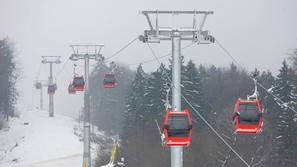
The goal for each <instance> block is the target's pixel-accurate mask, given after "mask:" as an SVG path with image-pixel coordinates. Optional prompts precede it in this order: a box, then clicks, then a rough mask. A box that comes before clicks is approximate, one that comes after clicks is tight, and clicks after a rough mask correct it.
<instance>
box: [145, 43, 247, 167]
mask: <svg viewBox="0 0 297 167" xmlns="http://www.w3.org/2000/svg"><path fill="white" fill-rule="evenodd" d="M147 45H148V47H149V49H150V51H151V53H152V55H153V56H154V57H155V59H156V61H157V62H158V63H159V64H160V65H161V62H160V60H159V59H158V57H157V56H156V53H155V51H154V50H153V49H152V48H151V46H150V45H149V43H147ZM165 76H166V77H167V79H168V80H169V81H171V79H170V78H169V76H168V75H167V73H165ZM174 89H176V88H175V87H174ZM181 96H182V98H183V99H184V100H185V102H186V103H187V104H188V105H189V106H190V107H191V108H192V109H193V110H194V111H195V113H196V114H197V115H198V116H199V117H200V118H201V120H202V121H203V122H204V123H205V124H206V125H207V126H208V127H209V128H210V129H211V130H212V131H213V132H214V133H215V134H216V136H217V137H218V138H219V139H220V140H222V141H223V143H224V144H225V145H226V146H227V147H228V148H229V149H230V150H231V151H232V152H233V153H234V154H235V155H236V156H237V157H238V158H239V159H240V160H241V161H242V162H243V163H244V164H245V165H246V166H247V167H250V165H249V164H248V163H247V161H245V160H244V159H243V158H242V156H241V155H240V154H239V153H237V151H236V150H235V149H234V148H233V147H232V146H231V145H230V144H228V142H227V141H226V140H225V139H224V138H223V137H222V136H221V135H220V134H219V133H218V132H217V131H216V130H215V129H214V128H213V127H212V126H211V125H210V124H209V123H208V121H207V120H206V119H205V118H204V117H203V116H202V115H201V113H200V112H199V111H198V110H196V108H195V107H194V106H193V105H192V104H191V103H190V102H189V101H188V99H187V98H186V97H185V96H184V95H183V94H181Z"/></svg>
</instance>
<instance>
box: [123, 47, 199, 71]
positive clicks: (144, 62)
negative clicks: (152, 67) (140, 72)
mask: <svg viewBox="0 0 297 167" xmlns="http://www.w3.org/2000/svg"><path fill="white" fill-rule="evenodd" d="M193 45H194V43H190V44H189V45H186V46H184V47H183V48H181V50H184V49H187V48H189V47H191V46H193ZM168 56H171V53H167V54H165V55H163V56H159V57H158V59H159V60H160V59H163V58H165V57H168ZM154 61H156V59H155V58H153V59H149V60H145V61H142V62H139V63H132V64H126V65H127V66H135V65H139V64H147V63H150V62H154Z"/></svg>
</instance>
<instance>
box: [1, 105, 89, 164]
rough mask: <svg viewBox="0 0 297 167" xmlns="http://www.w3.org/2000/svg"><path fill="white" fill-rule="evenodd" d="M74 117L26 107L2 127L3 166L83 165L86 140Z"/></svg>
mask: <svg viewBox="0 0 297 167" xmlns="http://www.w3.org/2000/svg"><path fill="white" fill-rule="evenodd" d="M75 124H77V123H76V122H75V121H74V120H73V119H72V118H69V117H64V116H59V115H56V116H55V117H49V116H48V113H47V112H45V111H26V112H23V113H22V115H21V117H20V118H13V119H12V120H11V121H10V125H9V128H6V129H2V130H1V131H0V167H35V166H36V167H37V166H38V167H46V166H59V167H74V166H81V163H82V152H83V144H82V142H80V141H79V138H78V137H77V136H75V135H74V133H73V127H74V126H75Z"/></svg>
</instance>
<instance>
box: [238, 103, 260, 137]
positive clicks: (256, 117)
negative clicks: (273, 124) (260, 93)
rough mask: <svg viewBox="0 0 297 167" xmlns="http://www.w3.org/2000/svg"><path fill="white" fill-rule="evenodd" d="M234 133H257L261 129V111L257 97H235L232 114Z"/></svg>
mask: <svg viewBox="0 0 297 167" xmlns="http://www.w3.org/2000/svg"><path fill="white" fill-rule="evenodd" d="M233 118H234V121H235V133H237V134H258V133H261V131H262V124H263V112H262V110H261V105H260V102H259V100H258V98H256V99H254V100H242V99H240V98H238V99H237V101H236V104H235V109H234V115H233Z"/></svg>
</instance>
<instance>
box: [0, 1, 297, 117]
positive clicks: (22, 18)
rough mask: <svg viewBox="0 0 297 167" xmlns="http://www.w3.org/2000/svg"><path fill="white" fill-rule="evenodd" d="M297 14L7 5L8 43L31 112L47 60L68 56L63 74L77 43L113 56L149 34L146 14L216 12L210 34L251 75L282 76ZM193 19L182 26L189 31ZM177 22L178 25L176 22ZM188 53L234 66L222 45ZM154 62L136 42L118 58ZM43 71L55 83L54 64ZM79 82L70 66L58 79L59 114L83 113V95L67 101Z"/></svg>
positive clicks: (114, 4)
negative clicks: (70, 89)
mask: <svg viewBox="0 0 297 167" xmlns="http://www.w3.org/2000/svg"><path fill="white" fill-rule="evenodd" d="M296 8H297V1H296V0H203V1H202V0H180V1H177V0H125V1H124V0H118V1H116V0H105V1H103V0H0V38H4V37H9V38H10V39H11V40H12V41H13V42H15V44H16V45H15V46H16V49H17V53H18V58H17V60H18V63H19V65H21V69H22V74H23V79H22V82H21V84H20V85H19V87H20V90H21V95H22V98H21V101H20V108H28V107H32V106H33V107H35V106H37V104H38V92H37V91H36V90H34V88H33V87H32V85H33V80H34V79H35V78H36V76H37V71H38V69H39V66H40V62H41V58H40V56H61V60H62V63H61V65H58V66H55V67H54V68H55V74H56V73H57V72H58V71H59V69H61V68H62V65H63V63H64V62H65V61H66V60H67V59H68V57H69V56H70V54H71V53H72V52H71V49H70V48H69V45H70V44H104V45H105V46H104V49H103V50H102V54H103V55H104V56H106V57H108V56H110V55H111V54H112V53H114V52H116V51H117V50H119V49H120V48H121V47H122V46H123V45H125V44H127V43H128V42H129V41H131V40H132V39H134V38H135V37H137V36H138V35H141V34H143V30H144V29H147V28H148V24H147V22H146V19H145V17H144V16H143V15H140V14H139V11H141V10H156V9H158V10H194V9H195V10H213V11H214V15H211V16H209V17H208V18H207V20H206V24H205V29H207V30H209V31H210V32H211V33H212V35H214V36H215V37H216V38H217V39H218V40H219V41H220V42H221V43H222V44H223V45H224V46H225V47H226V48H227V49H228V50H229V51H230V52H231V54H232V55H233V56H234V57H235V58H236V59H237V60H238V61H239V62H240V63H241V64H242V65H243V66H244V67H245V68H246V69H247V70H253V69H254V68H258V69H260V70H266V69H269V70H271V71H272V72H273V73H274V74H276V73H277V71H278V69H279V68H280V65H281V61H282V60H283V59H284V58H286V57H287V55H286V54H285V53H287V52H290V49H292V48H296V47H297V22H296V16H297V10H296ZM190 17H191V16H190ZM162 19H163V20H160V24H161V25H162V26H171V25H165V23H168V20H169V19H171V18H168V19H166V18H162ZM165 19H166V20H165ZM177 20H178V19H177ZM186 21H187V20H183V21H182V22H179V23H182V24H185V25H188V24H189V23H188V22H187V23H186ZM171 23H174V24H177V21H176V20H173V21H172V19H171ZM188 43H189V42H183V44H182V45H187V44H188ZM152 47H153V48H154V50H155V51H156V53H157V54H158V55H160V56H161V55H164V54H166V53H169V52H170V49H171V44H170V42H168V41H162V43H161V44H152ZM183 54H184V55H185V56H186V60H189V59H192V60H194V61H195V62H196V63H199V64H200V63H202V64H205V65H211V64H214V65H218V66H227V65H229V64H230V63H231V62H232V60H231V59H230V58H229V57H227V56H226V55H225V54H224V53H223V52H222V50H220V48H219V47H218V46H217V45H216V44H214V45H199V46H198V45H195V46H192V47H190V48H188V49H187V50H184V51H183ZM152 58H153V57H152V55H151V54H150V52H149V50H148V48H147V46H146V45H145V44H143V43H141V42H139V41H136V42H135V43H133V45H131V46H130V47H129V48H128V49H126V50H125V51H123V52H122V53H121V54H119V55H118V56H116V57H114V59H113V60H114V61H118V62H122V63H127V64H131V63H138V62H141V61H144V60H147V59H152ZM162 61H163V62H167V59H162ZM81 64H82V63H81ZM156 66H157V63H156V62H153V63H148V64H145V65H144V68H145V70H146V71H150V70H154V69H155V68H156ZM135 67H136V66H131V68H132V69H133V68H135ZM40 69H41V70H40V75H39V79H47V75H48V73H49V72H48V69H49V67H48V65H42V66H41V68H40ZM79 71H80V72H81V73H82V72H83V71H82V69H80V70H79ZM71 77H72V62H70V61H69V62H68V63H67V65H66V68H65V69H64V70H63V71H62V72H61V73H59V75H58V77H57V83H58V92H57V94H56V96H55V102H56V107H55V108H56V112H57V113H68V114H69V113H72V114H73V113H77V111H78V109H80V107H81V105H82V102H81V101H82V99H83V98H82V95H75V96H69V95H67V85H68V84H69V82H70V80H71ZM45 94H46V93H45ZM47 100H48V99H47V96H45V101H47ZM45 105H47V103H45ZM21 110H22V109H21Z"/></svg>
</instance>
